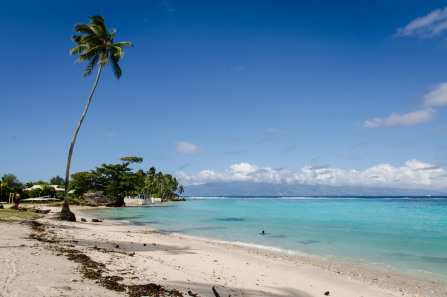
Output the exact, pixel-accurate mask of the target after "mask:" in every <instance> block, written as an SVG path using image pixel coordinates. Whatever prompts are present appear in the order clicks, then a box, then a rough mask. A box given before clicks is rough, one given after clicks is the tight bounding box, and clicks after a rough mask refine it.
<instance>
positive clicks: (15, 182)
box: [0, 173, 64, 202]
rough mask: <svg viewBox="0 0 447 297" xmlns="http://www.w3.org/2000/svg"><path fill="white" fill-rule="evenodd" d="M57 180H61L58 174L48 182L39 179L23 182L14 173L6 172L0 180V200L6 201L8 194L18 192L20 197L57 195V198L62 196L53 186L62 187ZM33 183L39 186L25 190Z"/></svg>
mask: <svg viewBox="0 0 447 297" xmlns="http://www.w3.org/2000/svg"><path fill="white" fill-rule="evenodd" d="M62 181H63V179H62ZM57 182H61V180H60V176H55V177H52V178H51V179H50V181H49V182H45V181H42V180H39V181H37V182H27V183H25V184H24V183H22V182H21V181H20V180H19V179H18V178H17V176H16V175H14V174H12V173H7V174H4V175H3V176H2V179H1V182H0V201H2V202H8V199H9V195H10V194H20V195H21V198H22V199H23V198H31V197H41V196H50V197H58V196H59V195H60V197H59V198H62V195H61V194H59V193H57V191H56V189H55V188H54V186H58V188H63V187H64V185H63V183H57ZM35 185H38V186H39V187H35V188H34V189H31V190H26V189H30V188H32V187H33V186H35Z"/></svg>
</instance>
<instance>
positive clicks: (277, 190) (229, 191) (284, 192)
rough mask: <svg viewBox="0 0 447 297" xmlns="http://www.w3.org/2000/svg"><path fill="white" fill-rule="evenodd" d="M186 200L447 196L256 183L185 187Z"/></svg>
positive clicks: (427, 191)
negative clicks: (246, 197) (279, 197)
mask: <svg viewBox="0 0 447 297" xmlns="http://www.w3.org/2000/svg"><path fill="white" fill-rule="evenodd" d="M183 195H185V196H426V195H432V196H443V195H447V193H445V192H439V191H431V190H414V189H398V188H369V187H347V186H340V187H335V186H326V185H301V184H293V185H289V184H268V183H255V182H215V183H207V184H203V185H195V186H185V193H184V194H183Z"/></svg>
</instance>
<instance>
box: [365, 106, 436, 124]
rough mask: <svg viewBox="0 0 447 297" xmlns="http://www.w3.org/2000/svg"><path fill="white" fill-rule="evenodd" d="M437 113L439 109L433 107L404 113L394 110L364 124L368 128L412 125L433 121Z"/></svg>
mask: <svg viewBox="0 0 447 297" xmlns="http://www.w3.org/2000/svg"><path fill="white" fill-rule="evenodd" d="M437 115H438V112H437V110H435V109H432V108H427V109H422V110H416V111H412V112H409V113H404V114H400V113H397V112H394V113H392V114H391V115H390V116H389V117H387V118H385V119H380V118H375V119H373V120H372V121H365V123H364V126H365V127H366V128H372V127H392V126H405V127H412V126H415V125H417V124H420V123H424V122H430V121H433V120H434V119H435V118H436V116H437Z"/></svg>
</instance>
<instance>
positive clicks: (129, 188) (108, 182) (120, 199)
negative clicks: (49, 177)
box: [70, 157, 184, 207]
mask: <svg viewBox="0 0 447 297" xmlns="http://www.w3.org/2000/svg"><path fill="white" fill-rule="evenodd" d="M120 160H121V161H122V163H119V164H102V165H101V166H100V167H96V168H95V169H92V170H90V171H82V172H76V173H74V174H72V175H71V181H70V190H73V196H74V198H76V199H82V197H83V196H84V194H86V193H87V192H89V191H101V192H103V194H104V196H107V197H109V198H111V199H112V204H113V206H118V207H119V206H122V205H123V204H124V197H125V196H129V195H134V194H136V193H144V194H148V196H150V197H160V198H162V201H167V200H172V199H174V198H176V197H178V195H179V194H181V193H183V190H184V189H183V186H182V185H180V183H179V181H178V180H177V179H176V178H175V177H173V176H172V175H171V174H163V173H162V172H157V171H156V169H155V167H151V168H150V169H149V170H148V171H144V170H142V169H140V170H138V171H137V172H133V171H132V169H131V168H129V165H130V164H133V163H141V162H142V161H143V159H142V158H139V157H123V158H121V159H120Z"/></svg>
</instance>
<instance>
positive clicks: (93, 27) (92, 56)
mask: <svg viewBox="0 0 447 297" xmlns="http://www.w3.org/2000/svg"><path fill="white" fill-rule="evenodd" d="M89 19H90V24H88V25H87V24H77V25H75V27H74V31H75V32H77V33H80V35H73V36H72V40H73V41H74V42H75V43H76V47H74V48H73V49H71V50H70V54H72V55H78V54H79V55H80V56H79V58H78V60H77V62H84V61H88V62H89V63H88V65H87V68H86V69H85V72H84V74H83V76H84V77H86V76H88V75H90V74H91V73H92V71H93V69H94V68H95V66H96V65H98V64H99V69H98V74H97V75H96V81H95V84H94V85H93V88H92V91H91V92H90V96H89V98H88V100H87V105H86V106H85V109H84V113H83V114H82V116H81V119H80V120H79V123H78V126H77V127H76V130H75V132H74V135H73V139H72V140H71V145H70V151H69V152H68V159H67V169H66V171H65V195H64V205H63V206H62V211H61V219H63V220H68V221H75V220H76V217H75V215H74V214H73V213H72V212H71V211H70V208H69V206H68V184H69V179H70V163H71V156H72V154H73V148H74V144H75V141H76V136H77V135H78V131H79V128H80V127H81V124H82V121H83V120H84V117H85V114H86V113H87V110H88V107H89V105H90V101H91V100H92V96H93V93H94V92H95V89H96V85H97V84H98V80H99V76H100V75H101V70H102V67H103V66H104V65H107V64H110V65H111V66H112V70H113V74H114V75H115V77H116V78H117V79H120V77H121V68H120V66H119V64H118V62H119V60H120V59H121V58H122V57H123V56H124V52H123V48H125V47H127V46H130V47H133V44H132V43H130V42H116V43H114V41H113V38H114V37H115V33H116V30H115V29H112V30H110V33H107V29H106V23H105V21H104V18H103V17H102V16H100V15H97V16H93V17H89Z"/></svg>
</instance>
